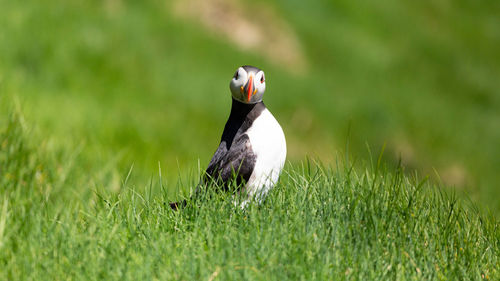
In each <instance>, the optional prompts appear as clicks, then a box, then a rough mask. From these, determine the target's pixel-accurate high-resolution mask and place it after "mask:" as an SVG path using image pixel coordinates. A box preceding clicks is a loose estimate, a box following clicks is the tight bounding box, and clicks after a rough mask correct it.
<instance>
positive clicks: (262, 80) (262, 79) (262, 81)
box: [260, 75, 264, 83]
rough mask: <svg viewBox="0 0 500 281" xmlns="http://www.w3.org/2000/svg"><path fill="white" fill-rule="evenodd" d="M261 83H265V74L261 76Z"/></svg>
mask: <svg viewBox="0 0 500 281" xmlns="http://www.w3.org/2000/svg"><path fill="white" fill-rule="evenodd" d="M260 83H264V75H262V77H261V78H260Z"/></svg>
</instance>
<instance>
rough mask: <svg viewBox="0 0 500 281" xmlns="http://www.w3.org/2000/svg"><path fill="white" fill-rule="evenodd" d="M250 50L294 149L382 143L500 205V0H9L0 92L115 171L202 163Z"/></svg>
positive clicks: (144, 172)
mask: <svg viewBox="0 0 500 281" xmlns="http://www.w3.org/2000/svg"><path fill="white" fill-rule="evenodd" d="M243 64H251V65H256V66H258V67H260V68H262V69H264V70H265V72H266V77H267V91H266V95H265V97H264V100H265V102H266V104H267V106H268V107H269V108H270V110H271V111H272V112H273V113H274V115H275V116H276V118H277V119H278V121H279V122H280V123H281V125H282V127H283V129H284V131H285V134H286V136H287V142H288V149H289V154H288V160H290V161H291V162H297V161H302V160H304V159H305V156H311V157H314V158H318V159H320V160H322V161H324V162H326V163H333V162H334V159H335V158H336V157H337V156H340V157H343V155H344V152H345V147H346V143H347V142H349V150H350V151H351V153H352V154H353V155H355V157H356V158H357V159H359V161H368V159H369V151H372V153H373V154H375V156H374V157H376V156H377V154H378V152H379V151H380V149H381V147H382V146H383V145H384V143H385V144H386V150H385V153H384V160H385V161H387V162H389V163H394V164H397V162H398V161H399V159H401V162H402V163H403V164H404V166H405V167H406V171H409V172H411V171H414V170H417V171H418V173H419V175H421V176H422V177H423V176H426V175H430V176H431V178H432V180H436V181H441V182H442V183H443V184H445V185H447V186H450V187H452V188H456V189H457V190H459V193H465V194H468V196H470V197H472V198H473V200H475V201H476V202H480V203H481V205H482V206H486V207H488V208H490V209H493V210H495V211H496V212H498V211H500V200H499V199H498V198H500V189H499V186H498V183H499V180H500V2H499V1H466V0H456V1H451V0H449V1H445V0H440V1H390V0H389V1H382V2H380V1H378V2H374V1H362V2H353V1H347V0H343V1H326V0H325V1H321V0H315V1H298V0H294V1H290V0H289V1H280V0H272V1H263V0H258V1H251V2H249V1H230V0H206V1H202V0H189V1H188V0H184V1H182V0H178V1H122V0H105V1H44V0H41V1H30V0H27V1H8V0H0V95H1V97H0V102H2V103H8V102H10V101H11V100H14V101H15V102H17V103H18V104H19V105H20V107H21V108H22V112H23V113H24V115H25V118H26V120H28V122H32V123H34V124H36V126H35V127H36V128H38V129H37V130H36V131H34V132H33V134H37V135H40V136H41V137H42V139H45V140H47V142H46V143H44V144H43V145H45V146H50V147H54V151H57V150H60V149H67V150H72V151H74V153H75V155H78V157H80V158H81V159H83V160H82V161H81V163H84V164H82V167H81V169H82V170H83V171H89V172H90V171H96V170H102V171H109V170H116V171H117V173H118V176H116V177H115V178H114V179H110V182H111V183H113V182H119V181H120V180H121V177H125V175H126V174H127V171H128V170H129V168H130V167H131V165H133V166H134V168H133V175H134V179H135V180H136V182H138V183H141V182H144V185H146V182H147V181H148V180H149V179H150V178H151V176H152V175H156V174H158V163H161V166H162V176H163V177H164V178H166V179H167V180H169V181H171V182H176V181H177V179H178V178H179V177H181V178H182V176H183V175H184V176H185V175H188V174H190V173H191V174H192V173H196V172H197V169H198V165H199V166H200V167H201V168H204V167H205V166H206V164H207V163H208V161H209V160H210V157H211V156H212V153H213V152H214V151H215V149H216V147H217V145H218V142H219V138H220V135H221V132H222V128H223V126H224V123H225V121H226V119H227V116H228V113H229V110H230V104H231V98H230V93H229V87H228V84H229V80H230V78H231V77H232V75H233V73H234V71H235V69H236V68H237V67H238V66H240V65H243ZM79 163H80V162H79ZM193 171H194V172H193ZM103 174H104V173H103ZM96 176H97V175H96ZM110 188H112V186H110ZM483 203H484V204H483Z"/></svg>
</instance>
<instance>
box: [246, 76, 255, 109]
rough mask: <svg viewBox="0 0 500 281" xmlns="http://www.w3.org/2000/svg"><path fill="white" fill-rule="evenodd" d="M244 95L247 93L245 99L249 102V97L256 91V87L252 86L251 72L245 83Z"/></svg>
mask: <svg viewBox="0 0 500 281" xmlns="http://www.w3.org/2000/svg"><path fill="white" fill-rule="evenodd" d="M246 86H247V87H246V95H247V101H248V102H250V99H251V98H252V96H253V95H255V93H256V92H257V89H254V87H253V74H250V76H249V78H248V83H247V85H246Z"/></svg>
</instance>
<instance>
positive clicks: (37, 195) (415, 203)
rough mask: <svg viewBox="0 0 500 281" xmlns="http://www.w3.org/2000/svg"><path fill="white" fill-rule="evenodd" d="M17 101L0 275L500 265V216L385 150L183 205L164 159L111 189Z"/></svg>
mask: <svg viewBox="0 0 500 281" xmlns="http://www.w3.org/2000/svg"><path fill="white" fill-rule="evenodd" d="M10 113H11V114H9V118H1V119H0V121H1V122H0V124H1V126H0V135H1V139H2V140H3V141H2V143H1V150H0V175H1V178H0V181H1V182H0V183H1V188H0V279H3V280H68V279H71V280H95V279H105V280H193V279H195V280H200V279H202V280H203V279H205V280H235V279H245V280H286V279H293V280H297V279H302V280H331V279H339V280H347V279H349V280H350V279H354V280H387V279H396V280H422V279H434V280H496V279H498V278H500V272H499V271H498V268H500V230H499V226H500V224H499V222H498V221H497V220H496V219H495V218H494V217H493V216H485V215H484V214H482V213H481V212H479V211H478V210H477V209H476V208H475V207H474V205H473V204H472V203H470V202H464V201H463V200H461V199H459V198H457V197H456V196H454V195H450V194H449V193H447V192H445V191H444V190H443V189H442V188H441V187H440V186H436V185H434V184H432V183H429V181H427V180H420V179H419V178H418V177H417V176H414V177H408V176H406V175H405V173H403V169H402V168H399V169H396V170H393V169H392V168H387V167H386V166H385V165H384V164H382V163H383V162H382V160H381V159H380V158H379V160H378V161H377V162H376V163H373V164H367V165H365V167H366V169H364V170H362V171H361V172H359V171H358V172H356V170H355V169H353V168H352V165H351V164H350V163H349V162H348V160H344V161H340V160H339V161H338V162H339V163H338V164H337V165H336V166H335V168H331V167H327V166H323V165H322V164H319V163H316V162H313V161H306V162H304V163H303V164H301V165H287V167H286V168H285V172H284V174H283V175H282V177H281V180H280V182H279V184H278V185H277V186H276V188H275V189H273V190H272V192H271V193H270V194H269V196H268V198H267V200H266V201H265V203H264V204H262V205H261V206H257V205H250V206H249V207H248V208H247V209H245V210H241V209H239V208H235V207H234V205H233V203H232V200H231V199H230V196H228V195H224V194H210V193H209V196H211V199H210V200H200V201H198V202H193V201H190V203H189V204H188V206H187V207H186V208H185V209H183V210H182V211H178V212H174V211H172V210H170V208H169V206H168V202H169V201H170V200H172V199H173V196H172V194H171V192H170V191H169V190H173V189H175V186H173V185H171V184H168V183H166V182H165V179H163V178H162V177H161V170H160V173H159V174H158V175H157V176H153V177H152V178H151V181H149V182H144V183H142V184H141V185H133V184H132V183H131V182H132V180H131V179H132V178H133V177H134V173H133V170H132V169H131V170H130V171H129V173H127V174H126V175H124V176H123V177H122V178H121V179H122V181H121V183H120V184H119V186H118V187H117V188H116V190H114V191H113V189H112V188H110V186H111V183H112V182H113V180H112V178H113V176H112V175H104V176H102V177H100V178H96V176H95V174H97V170H99V169H100V168H99V167H97V168H95V170H92V169H90V170H89V171H84V170H82V169H81V167H82V165H84V162H85V159H81V157H80V156H76V157H75V156H74V151H72V150H68V149H69V147H67V148H61V147H57V146H55V147H54V146H51V145H50V144H49V143H47V142H45V141H44V140H43V139H39V138H38V137H36V135H37V134H36V133H35V132H34V131H33V130H32V129H30V128H31V127H30V125H29V123H26V122H25V121H24V119H23V117H22V115H21V114H20V111H19V109H13V110H12V109H11V110H10ZM110 173H111V172H110ZM111 174H112V173H111ZM179 184H180V187H183V188H186V187H194V186H195V185H196V176H191V177H188V178H187V180H185V181H184V182H180V183H179ZM194 205H196V207H194Z"/></svg>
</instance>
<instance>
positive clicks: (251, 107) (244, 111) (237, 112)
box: [230, 98, 265, 121]
mask: <svg viewBox="0 0 500 281" xmlns="http://www.w3.org/2000/svg"><path fill="white" fill-rule="evenodd" d="M260 108H265V105H264V103H263V102H262V101H259V102H257V103H242V102H240V101H238V100H235V99H234V98H233V104H232V105H231V114H230V118H231V117H232V118H234V119H245V117H247V116H248V114H249V113H250V112H252V111H255V110H258V109H260ZM260 111H261V110H259V113H260ZM242 121H243V120H242Z"/></svg>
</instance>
